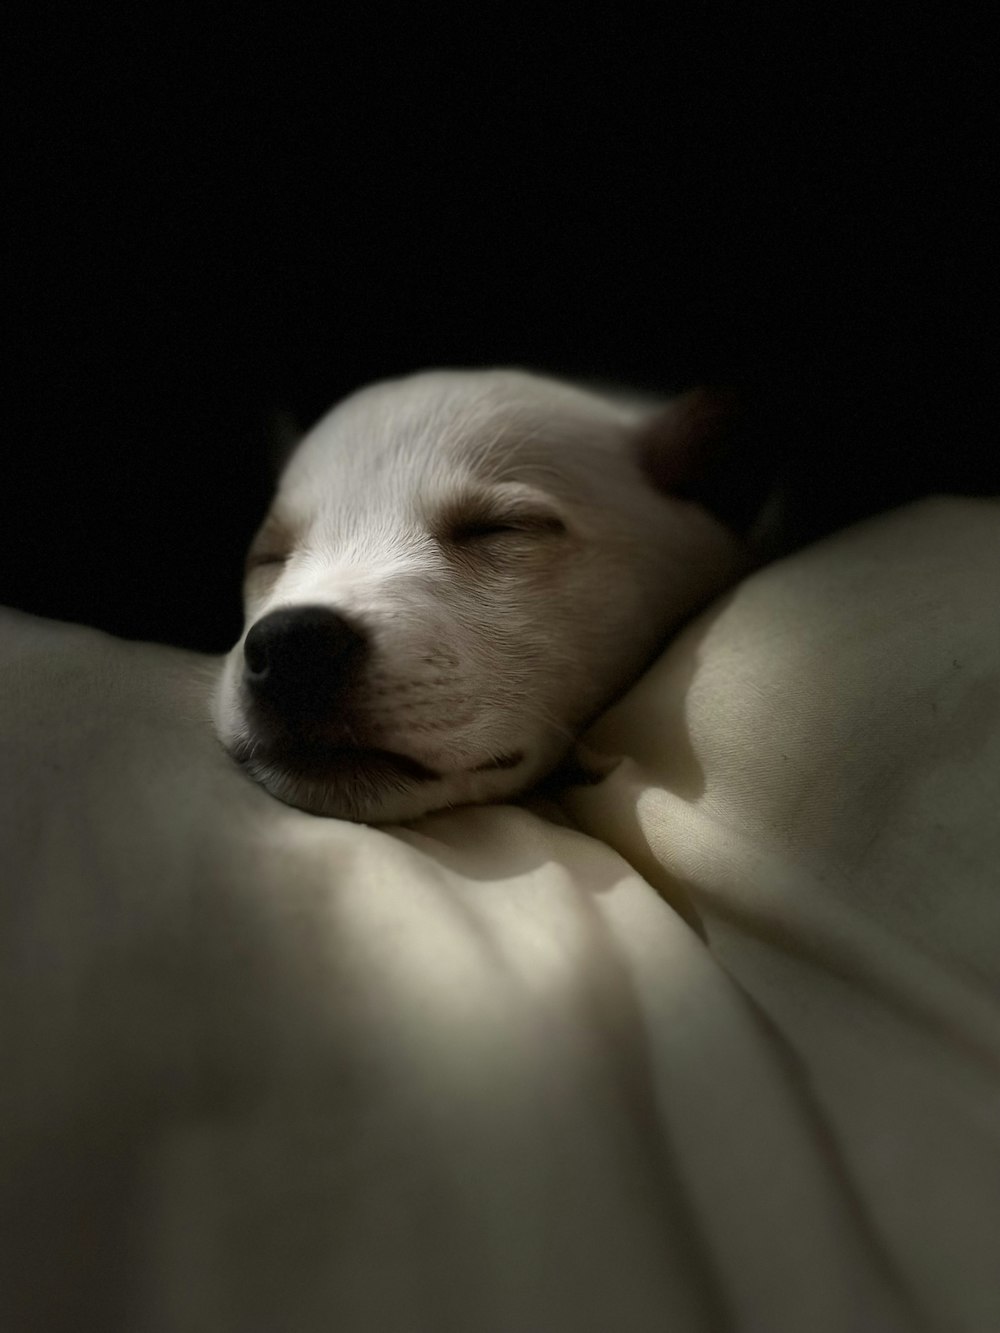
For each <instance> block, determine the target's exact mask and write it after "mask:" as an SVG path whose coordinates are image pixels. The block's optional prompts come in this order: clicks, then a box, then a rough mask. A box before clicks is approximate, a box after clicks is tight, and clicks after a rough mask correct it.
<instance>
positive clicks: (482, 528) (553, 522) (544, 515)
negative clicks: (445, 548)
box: [445, 510, 566, 545]
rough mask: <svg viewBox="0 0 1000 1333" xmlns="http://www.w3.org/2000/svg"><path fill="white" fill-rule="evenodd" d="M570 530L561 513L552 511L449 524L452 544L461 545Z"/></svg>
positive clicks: (512, 513) (500, 514) (498, 513)
mask: <svg viewBox="0 0 1000 1333" xmlns="http://www.w3.org/2000/svg"><path fill="white" fill-rule="evenodd" d="M565 531H566V524H565V523H564V522H563V520H562V519H561V518H560V516H559V515H558V514H555V513H552V512H550V511H545V512H543V511H541V510H538V511H529V510H510V511H506V512H505V511H502V510H501V511H496V512H487V513H481V514H470V515H458V516H456V517H455V518H454V519H452V520H451V521H450V522H448V524H447V525H446V528H445V532H446V535H447V538H448V540H449V541H452V542H456V543H458V544H459V545H461V544H463V543H466V542H472V541H479V540H483V539H485V538H488V537H499V536H504V535H507V534H523V535H526V536H530V535H531V534H538V535H544V534H547V533H548V534H556V533H561V532H565Z"/></svg>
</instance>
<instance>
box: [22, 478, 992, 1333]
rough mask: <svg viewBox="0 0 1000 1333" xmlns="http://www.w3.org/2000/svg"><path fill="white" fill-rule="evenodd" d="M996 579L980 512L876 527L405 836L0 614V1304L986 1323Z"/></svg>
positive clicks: (550, 1328)
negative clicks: (347, 815) (491, 796)
mask: <svg viewBox="0 0 1000 1333" xmlns="http://www.w3.org/2000/svg"><path fill="white" fill-rule="evenodd" d="M998 588H1000V508H998V506H996V505H995V504H993V503H988V502H974V501H958V500H942V501H932V502H925V503H923V504H920V505H916V506H913V507H912V508H909V509H907V510H904V511H901V512H899V513H897V514H894V515H890V516H887V517H884V518H881V519H879V520H876V521H873V522H871V523H869V524H866V525H864V526H862V527H859V528H857V529H855V530H853V531H851V532H848V533H845V534H841V535H839V536H837V537H835V538H833V539H830V540H829V541H827V542H825V543H823V544H821V545H820V546H817V547H815V548H813V549H812V550H810V551H807V552H803V553H801V554H799V555H797V556H795V557H794V558H793V559H791V560H789V561H786V562H784V563H782V564H780V565H776V566H773V567H771V568H770V569H767V570H764V571H762V572H761V573H759V574H758V575H756V576H755V577H754V578H752V579H750V580H748V581H747V582H746V583H745V584H743V585H742V586H741V587H740V588H738V589H737V590H736V591H735V592H734V593H733V594H732V595H731V596H730V597H729V598H728V599H727V600H726V601H725V602H724V603H722V604H719V605H717V606H716V607H714V608H712V609H711V611H710V612H709V613H708V614H707V615H706V616H704V617H702V618H701V620H700V621H698V622H697V623H696V624H695V625H693V626H692V627H691V628H690V629H689V630H688V631H687V632H686V633H685V634H684V635H683V636H682V637H681V638H680V639H679V640H678V641H677V642H676V643H675V644H674V645H673V646H672V647H671V648H670V650H669V651H668V652H667V653H666V654H665V656H664V657H663V658H662V659H661V661H660V662H659V663H657V665H656V666H655V667H654V668H653V670H652V671H650V672H649V673H648V675H647V676H646V677H645V678H644V679H643V680H642V681H641V682H640V683H639V684H638V685H637V686H636V687H635V689H633V690H632V691H631V692H630V693H629V694H628V695H627V696H626V697H625V698H624V699H623V700H622V702H621V703H620V704H619V705H618V706H617V707H616V708H614V709H613V710H612V711H611V712H610V713H609V714H608V715H607V716H606V717H605V718H603V719H602V720H601V722H600V723H599V724H598V725H597V726H596V727H595V728H594V729H593V731H592V733H591V735H590V737H589V738H588V741H589V743H590V744H591V745H592V746H593V747H594V748H595V749H597V750H599V751H602V752H604V753H605V754H606V755H608V756H610V757H611V758H612V760H614V759H618V762H617V763H616V764H615V765H614V766H613V767H612V771H611V772H610V773H609V775H608V776H607V777H606V778H605V779H604V781H603V782H601V783H600V784H598V785H595V786H593V787H589V788H577V789H574V790H572V791H571V792H569V793H567V795H566V796H565V798H564V800H563V802H562V808H561V809H557V808H554V807H550V806H546V805H543V804H539V805H537V806H536V807H535V808H533V809H521V808H515V807H497V808H489V809H485V808H484V809H468V810H461V811H455V812H452V813H449V814H443V815H438V816H434V817H432V818H428V819H425V820H423V821H421V822H420V823H418V824H416V825H414V826H412V827H409V828H392V829H370V828H364V827H359V826H355V825H348V824H343V823H339V822H337V821H332V820H323V819H317V818H314V817H312V816H309V815H305V814H303V813H301V812H298V811H294V810H290V809H287V808H285V807H284V806H281V805H280V804H278V803H277V802H276V801H274V800H273V799H272V798H271V797H269V796H267V795H266V793H264V792H263V791H261V790H259V789H257V788H256V787H254V786H253V785H252V784H250V783H249V782H247V781H246V780H245V779H244V778H243V776H242V775H241V774H240V773H239V772H238V771H237V770H236V769H235V768H234V767H233V766H232V765H231V763H230V762H229V761H228V759H227V758H226V756H225V755H224V754H223V753H222V752H221V750H220V749H219V747H218V746H217V745H216V743H215V742H214V740H213V738H212V736H211V733H210V730H209V728H208V725H207V721H206V717H207V696H208V691H209V689H210V687H211V681H212V678H213V674H214V672H215V670H216V669H217V663H214V662H213V661H211V660H210V659H202V658H196V657H193V656H192V655H190V654H184V653H179V652H175V651H173V650H168V649H165V648H160V647H151V646H148V645H136V644H128V643H122V642H118V641H115V640H112V639H109V638H107V637H106V636H103V635H100V634H97V633H95V632H93V631H89V630H84V629H80V628H76V627H70V626H64V625H56V624H52V623H49V622H44V621H38V620H35V619H32V618H30V617H25V616H21V615H19V614H17V613H7V614H5V615H4V616H3V618H2V619H0V839H2V848H3V867H4V869H3V887H2V892H0V952H2V973H0V977H2V986H3V991H2V994H3V1005H2V1009H0V1076H2V1083H0V1116H2V1123H0V1185H2V1189H0V1328H3V1329H7V1328H10V1329H12V1330H13V1329H17V1330H21V1329H35V1328H39V1329H45V1330H46V1331H47V1333H48V1331H50V1330H51V1331H52V1333H56V1331H57V1330H61V1329H66V1330H69V1329H73V1330H78V1329H89V1328H94V1329H100V1330H102V1333H103V1331H104V1330H113V1329H116V1328H121V1329H127V1330H142V1331H143V1333H146V1330H151V1331H156V1330H164V1331H167V1330H169V1333H175V1331H178V1333H179V1331H181V1330H183V1331H184V1333H187V1330H203V1329H204V1330H211V1333H228V1331H229V1330H233V1331H234V1333H235V1331H236V1330H239V1333H247V1331H248V1330H258V1329H259V1330H261V1331H262V1333H263V1331H264V1330H267V1333H273V1331H274V1330H278V1329H288V1330H292V1331H293V1333H311V1331H312V1330H314V1329H315V1330H319V1329H323V1330H327V1329H330V1328H337V1329H339V1330H363V1331H365V1333H367V1330H375V1331H377V1333H383V1331H385V1333H395V1331H396V1330H420V1333H424V1330H426V1331H427V1333H438V1331H439V1330H440V1331H441V1333H447V1331H449V1330H456V1333H480V1331H482V1333H493V1330H497V1331H498V1333H508V1331H510V1333H529V1331H531V1330H538V1331H539V1333H559V1331H560V1330H564V1329H565V1330H594V1333H598V1331H599V1333H606V1331H607V1330H611V1329H614V1330H616V1333H617V1331H618V1330H636V1331H637V1333H638V1331H639V1330H651V1331H652V1330H658V1331H659V1330H663V1329H671V1330H683V1331H685V1333H686V1331H687V1330H703V1329H704V1330H709V1329H712V1330H715V1329H722V1328H733V1329H741V1330H743V1329H747V1330H761V1333H784V1330H788V1331H789V1333H802V1331H803V1330H809V1331H810V1333H824V1330H830V1333H835V1331H836V1333H843V1331H845V1330H851V1331H853V1330H868V1329H871V1330H896V1329H924V1328H933V1329H942V1330H945V1329H947V1330H970V1333H972V1331H974V1333H979V1331H980V1330H984V1331H985V1330H990V1329H993V1328H1000V962H998V961H997V958H998V949H997V944H998V940H1000V885H998V878H1000V874H998V865H1000V858H998V852H1000V800H998V796H1000V623H998V615H997V605H996V602H997V589H998ZM619 757H620V758H619ZM570 823H572V824H574V825H575V827H570V826H567V825H568V824H570Z"/></svg>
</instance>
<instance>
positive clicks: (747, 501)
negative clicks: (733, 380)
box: [635, 388, 771, 532]
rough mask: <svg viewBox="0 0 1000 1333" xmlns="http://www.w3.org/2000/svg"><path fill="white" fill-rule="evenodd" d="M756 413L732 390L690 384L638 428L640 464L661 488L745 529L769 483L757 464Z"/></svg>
mask: <svg viewBox="0 0 1000 1333" xmlns="http://www.w3.org/2000/svg"><path fill="white" fill-rule="evenodd" d="M752 415H753V414H752V413H750V411H749V407H748V404H747V402H746V401H745V400H744V398H743V397H742V396H741V395H740V394H738V393H737V392H736V391H735V390H734V389H730V388H697V389H690V390H689V391H688V392H687V393H682V394H680V395H679V396H678V397H676V398H673V399H671V401H670V402H669V403H667V404H665V406H663V407H662V408H659V409H658V410H657V411H655V412H654V413H653V414H652V416H650V417H648V418H647V419H646V421H644V422H643V424H642V425H641V426H640V427H639V430H638V433H637V435H636V440H635V447H636V452H637V456H638V459H639V464H640V466H641V467H642V470H643V472H644V473H645V475H646V477H647V478H648V479H649V481H650V482H651V483H652V484H653V485H654V486H655V487H656V488H657V490H660V491H663V492H665V493H666V494H668V495H673V496H676V497H677V498H678V499H680V500H690V501H693V502H694V503H696V504H700V505H702V506H703V507H704V508H705V509H708V510H710V511H711V512H712V513H713V514H715V516H716V517H717V518H719V519H720V520H721V521H722V522H723V523H725V524H727V525H728V526H729V527H731V528H733V529H734V530H735V531H737V532H744V531H745V530H746V529H747V528H748V527H749V526H750V524H751V523H752V522H753V520H754V518H755V517H756V515H757V513H758V512H759V510H760V508H761V505H762V504H763V502H764V500H765V499H766V498H767V493H768V490H769V488H770V485H771V477H770V476H769V475H767V469H766V468H765V469H763V471H762V469H761V468H760V467H759V466H757V464H758V462H759V461H760V460H759V451H758V449H757V448H756V447H754V445H753V444H752V442H751V438H750V437H751V436H755V434H756V432H755V431H754V430H753V429H752V427H751V417H752Z"/></svg>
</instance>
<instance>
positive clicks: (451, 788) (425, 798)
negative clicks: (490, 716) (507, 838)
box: [231, 742, 530, 824]
mask: <svg viewBox="0 0 1000 1333" xmlns="http://www.w3.org/2000/svg"><path fill="white" fill-rule="evenodd" d="M231 753H232V756H233V758H234V759H235V760H236V761H237V763H239V764H240V766H241V767H242V768H243V769H244V770H245V771H246V772H247V773H248V774H249V776H250V777H252V778H253V779H254V781H256V782H258V783H259V784H260V785H261V786H262V787H264V788H265V789H266V790H267V791H268V792H270V794H271V795H272V796H274V797H276V798H277V799H278V800H279V801H282V802H283V803H284V804H285V805H290V806H294V807H295V808H296V809H298V810H305V811H307V812H308V813H309V814H313V815H323V816H325V817H327V818H332V819H346V820H351V821H353V822H355V823H362V824H393V823H401V822H406V821H409V820H413V819H419V818H420V817H421V816H422V815H426V814H431V813H432V812H434V811H437V810H442V809H445V808H450V807H453V806H460V805H474V804H480V803H482V802H485V801H497V800H504V799H506V798H508V797H513V796H515V795H517V794H518V793H519V792H520V791H522V790H523V789H524V787H525V785H526V780H527V778H526V776H525V777H522V776H521V770H522V769H523V770H524V773H525V775H527V774H528V771H529V768H530V765H529V764H528V762H527V757H526V756H523V755H520V756H518V759H519V762H518V763H516V764H515V763H511V762H510V757H505V758H504V759H502V760H500V761H499V762H497V763H495V764H491V765H489V766H488V767H487V768H480V769H478V770H476V769H473V770H466V771H460V772H455V773H438V772H435V771H434V770H433V769H430V768H428V767H426V766H425V765H423V764H421V763H420V762H419V761H417V760H415V759H412V758H410V757H409V756H407V755H402V754H397V753H394V752H392V751H389V750H375V749H352V750H349V749H341V748H331V749H325V750H324V749H319V748H317V749H309V750H302V751H294V752H291V751H287V750H285V751H281V752H277V751H274V752H268V751H265V750H263V749H262V747H261V746H260V745H254V744H253V743H246V742H245V743H243V744H240V745H237V746H236V747H234V748H233V749H232V750H231Z"/></svg>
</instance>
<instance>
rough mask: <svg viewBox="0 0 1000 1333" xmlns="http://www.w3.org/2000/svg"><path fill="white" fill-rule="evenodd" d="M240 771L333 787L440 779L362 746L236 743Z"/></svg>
mask: <svg viewBox="0 0 1000 1333" xmlns="http://www.w3.org/2000/svg"><path fill="white" fill-rule="evenodd" d="M232 754H233V758H234V759H235V760H236V762H237V763H238V764H240V765H241V766H242V767H244V768H247V769H249V770H250V771H251V772H252V773H254V774H255V776H256V772H255V771H257V772H259V771H260V770H262V769H265V768H267V769H279V770H282V771H284V772H285V773H288V774H289V775H290V776H293V777H296V778H303V779H306V780H308V781H311V782H321V783H337V782H343V781H351V780H359V779H360V780H362V781H368V782H391V783H393V784H398V783H400V782H401V781H402V782H407V783H410V782H433V781H435V780H436V779H438V778H439V777H440V776H441V775H440V774H439V773H437V772H435V770H434V769H432V768H428V766H427V765H426V764H422V763H420V761H419V760H417V759H413V758H411V756H410V755H406V754H399V753H397V752H396V751H394V750H380V749H375V748H370V747H364V746H346V745H322V744H315V743H312V744H308V745H304V744H301V743H293V744H288V743H282V744H274V743H272V744H264V743H262V742H261V741H255V740H245V741H241V742H239V744H237V745H236V747H235V748H234V749H233V751H232Z"/></svg>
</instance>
